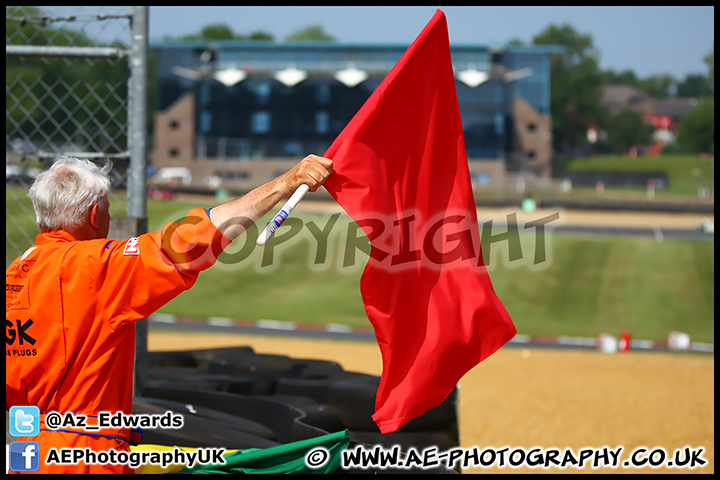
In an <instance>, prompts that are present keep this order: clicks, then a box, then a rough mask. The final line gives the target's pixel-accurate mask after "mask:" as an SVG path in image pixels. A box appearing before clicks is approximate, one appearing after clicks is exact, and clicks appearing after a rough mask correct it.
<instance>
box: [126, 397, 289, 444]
mask: <svg viewBox="0 0 720 480" xmlns="http://www.w3.org/2000/svg"><path fill="white" fill-rule="evenodd" d="M134 401H135V402H137V403H138V404H145V405H150V406H153V407H157V408H160V409H163V410H170V411H173V412H176V413H180V414H182V416H183V420H184V419H186V418H188V417H194V418H199V419H206V420H211V421H213V422H217V423H219V424H221V425H223V426H225V427H226V428H231V429H233V430H238V431H242V432H245V433H249V434H251V435H255V436H257V437H261V438H265V439H268V440H275V434H274V433H273V431H272V430H270V429H269V428H267V427H266V426H265V425H262V424H260V423H258V422H255V421H253V420H250V419H248V418H243V417H239V416H237V415H230V414H228V413H223V412H218V411H217V410H213V409H210V408H205V407H201V406H197V405H192V404H190V403H181V402H175V401H172V400H163V399H159V398H150V397H135V399H134ZM137 413H140V412H137Z"/></svg>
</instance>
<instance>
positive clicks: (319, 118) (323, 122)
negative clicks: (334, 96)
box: [315, 111, 330, 133]
mask: <svg viewBox="0 0 720 480" xmlns="http://www.w3.org/2000/svg"><path fill="white" fill-rule="evenodd" d="M329 129H330V115H328V112H325V111H320V112H317V113H315V132H316V133H327V132H328V130H329Z"/></svg>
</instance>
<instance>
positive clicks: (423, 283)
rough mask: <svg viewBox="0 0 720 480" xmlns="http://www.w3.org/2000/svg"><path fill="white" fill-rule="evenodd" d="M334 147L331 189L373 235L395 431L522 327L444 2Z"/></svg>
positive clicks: (375, 298) (381, 391)
mask: <svg viewBox="0 0 720 480" xmlns="http://www.w3.org/2000/svg"><path fill="white" fill-rule="evenodd" d="M324 156H326V157H328V158H331V159H333V162H334V165H333V171H334V173H333V175H331V176H330V178H329V179H328V180H327V182H326V183H325V188H326V189H327V190H328V192H330V194H331V195H332V196H333V197H334V198H335V200H337V202H338V203H339V204H340V205H341V206H342V207H343V208H344V209H345V211H346V212H347V213H348V214H349V215H350V216H351V217H352V218H353V220H355V222H356V223H357V224H358V225H359V226H360V227H361V228H362V229H363V231H364V233H365V234H366V235H367V236H368V238H369V239H370V245H371V251H370V258H369V260H368V263H367V265H366V266H365V270H364V271H363V274H362V277H361V280H360V291H361V295H362V298H363V304H364V306H365V311H366V313H367V316H368V318H369V320H370V322H371V323H372V325H373V327H374V329H375V335H376V337H377V341H378V344H379V346H380V351H381V353H382V364H383V371H382V375H381V380H380V386H379V388H378V392H377V396H376V400H375V413H374V415H373V420H374V421H375V423H376V424H377V425H378V427H379V428H380V431H381V432H382V433H391V432H394V431H395V430H397V429H398V428H400V427H401V426H402V425H404V424H405V423H407V422H409V421H410V420H412V419H413V418H415V417H418V416H420V415H422V414H423V413H425V412H426V411H427V410H429V409H431V408H433V407H436V406H438V405H439V404H440V403H442V402H443V400H445V398H447V396H448V395H449V394H450V392H451V391H452V390H453V388H454V387H455V386H456V385H457V383H458V381H459V380H460V378H461V377H462V376H463V375H465V373H467V372H468V371H469V370H470V369H472V368H473V367H474V366H475V365H477V364H478V363H479V362H481V361H482V360H484V359H485V358H487V357H488V356H489V355H491V354H492V353H493V352H495V351H496V350H497V349H499V348H500V347H501V346H503V345H504V344H505V343H506V342H507V341H508V340H510V339H511V338H512V337H513V336H514V335H515V333H516V330H515V326H514V325H513V323H512V320H511V319H510V316H509V315H508V313H507V311H506V310H505V307H504V306H503V305H502V303H501V302H500V300H499V299H498V297H497V295H496V294H495V291H494V290H493V287H492V284H491V283H490V277H489V276H488V274H487V271H486V269H485V264H484V262H483V259H482V255H481V248H480V235H479V228H478V223H477V215H476V211H475V201H474V199H473V194H472V189H471V184H470V174H469V171H468V165H467V157H466V153H465V141H464V137H463V132H462V124H461V119H460V110H459V107H458V101H457V94H456V92H455V79H454V76H453V70H452V62H451V58H450V43H449V39H448V33H447V23H446V20H445V14H444V13H443V12H442V11H440V10H438V11H437V12H436V13H435V16H434V17H433V18H432V20H431V21H430V23H428V25H427V26H426V27H425V28H424V29H423V31H422V33H420V35H419V36H418V37H417V39H416V40H415V41H414V42H413V44H412V45H411V46H410V47H409V48H408V49H407V50H406V51H405V53H404V54H403V56H402V57H401V58H400V60H398V62H397V64H396V65H395V66H394V67H393V69H392V70H391V71H390V73H388V75H387V76H386V77H385V79H384V80H383V81H382V83H381V84H380V85H379V86H378V87H377V89H375V91H374V92H373V93H372V95H371V96H370V98H368V100H367V101H366V102H365V104H364V105H363V106H362V108H361V109H360V110H359V111H358V112H357V114H356V115H355V116H354V117H353V118H352V120H351V121H350V122H349V123H348V125H347V126H346V127H345V129H344V130H343V131H342V132H341V133H340V135H339V136H338V137H337V138H336V139H335V141H334V142H333V144H332V145H331V146H330V148H329V149H328V150H327V151H326V152H325V154H324Z"/></svg>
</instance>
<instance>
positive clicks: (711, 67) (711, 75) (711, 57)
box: [703, 49, 715, 95]
mask: <svg viewBox="0 0 720 480" xmlns="http://www.w3.org/2000/svg"><path fill="white" fill-rule="evenodd" d="M703 60H705V63H707V66H708V80H709V82H710V94H711V95H714V94H715V49H713V50H712V51H711V52H710V53H709V54H708V55H707V56H706V57H705V58H703Z"/></svg>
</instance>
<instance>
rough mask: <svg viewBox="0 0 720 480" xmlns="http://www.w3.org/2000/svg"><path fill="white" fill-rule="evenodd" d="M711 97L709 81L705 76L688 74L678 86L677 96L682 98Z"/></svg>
mask: <svg viewBox="0 0 720 480" xmlns="http://www.w3.org/2000/svg"><path fill="white" fill-rule="evenodd" d="M709 95H712V85H711V84H710V79H709V78H708V77H706V76H705V75H700V74H689V75H686V76H685V79H684V80H683V81H682V82H680V83H679V84H678V87H677V96H678V97H681V98H684V97H707V96H709Z"/></svg>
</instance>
